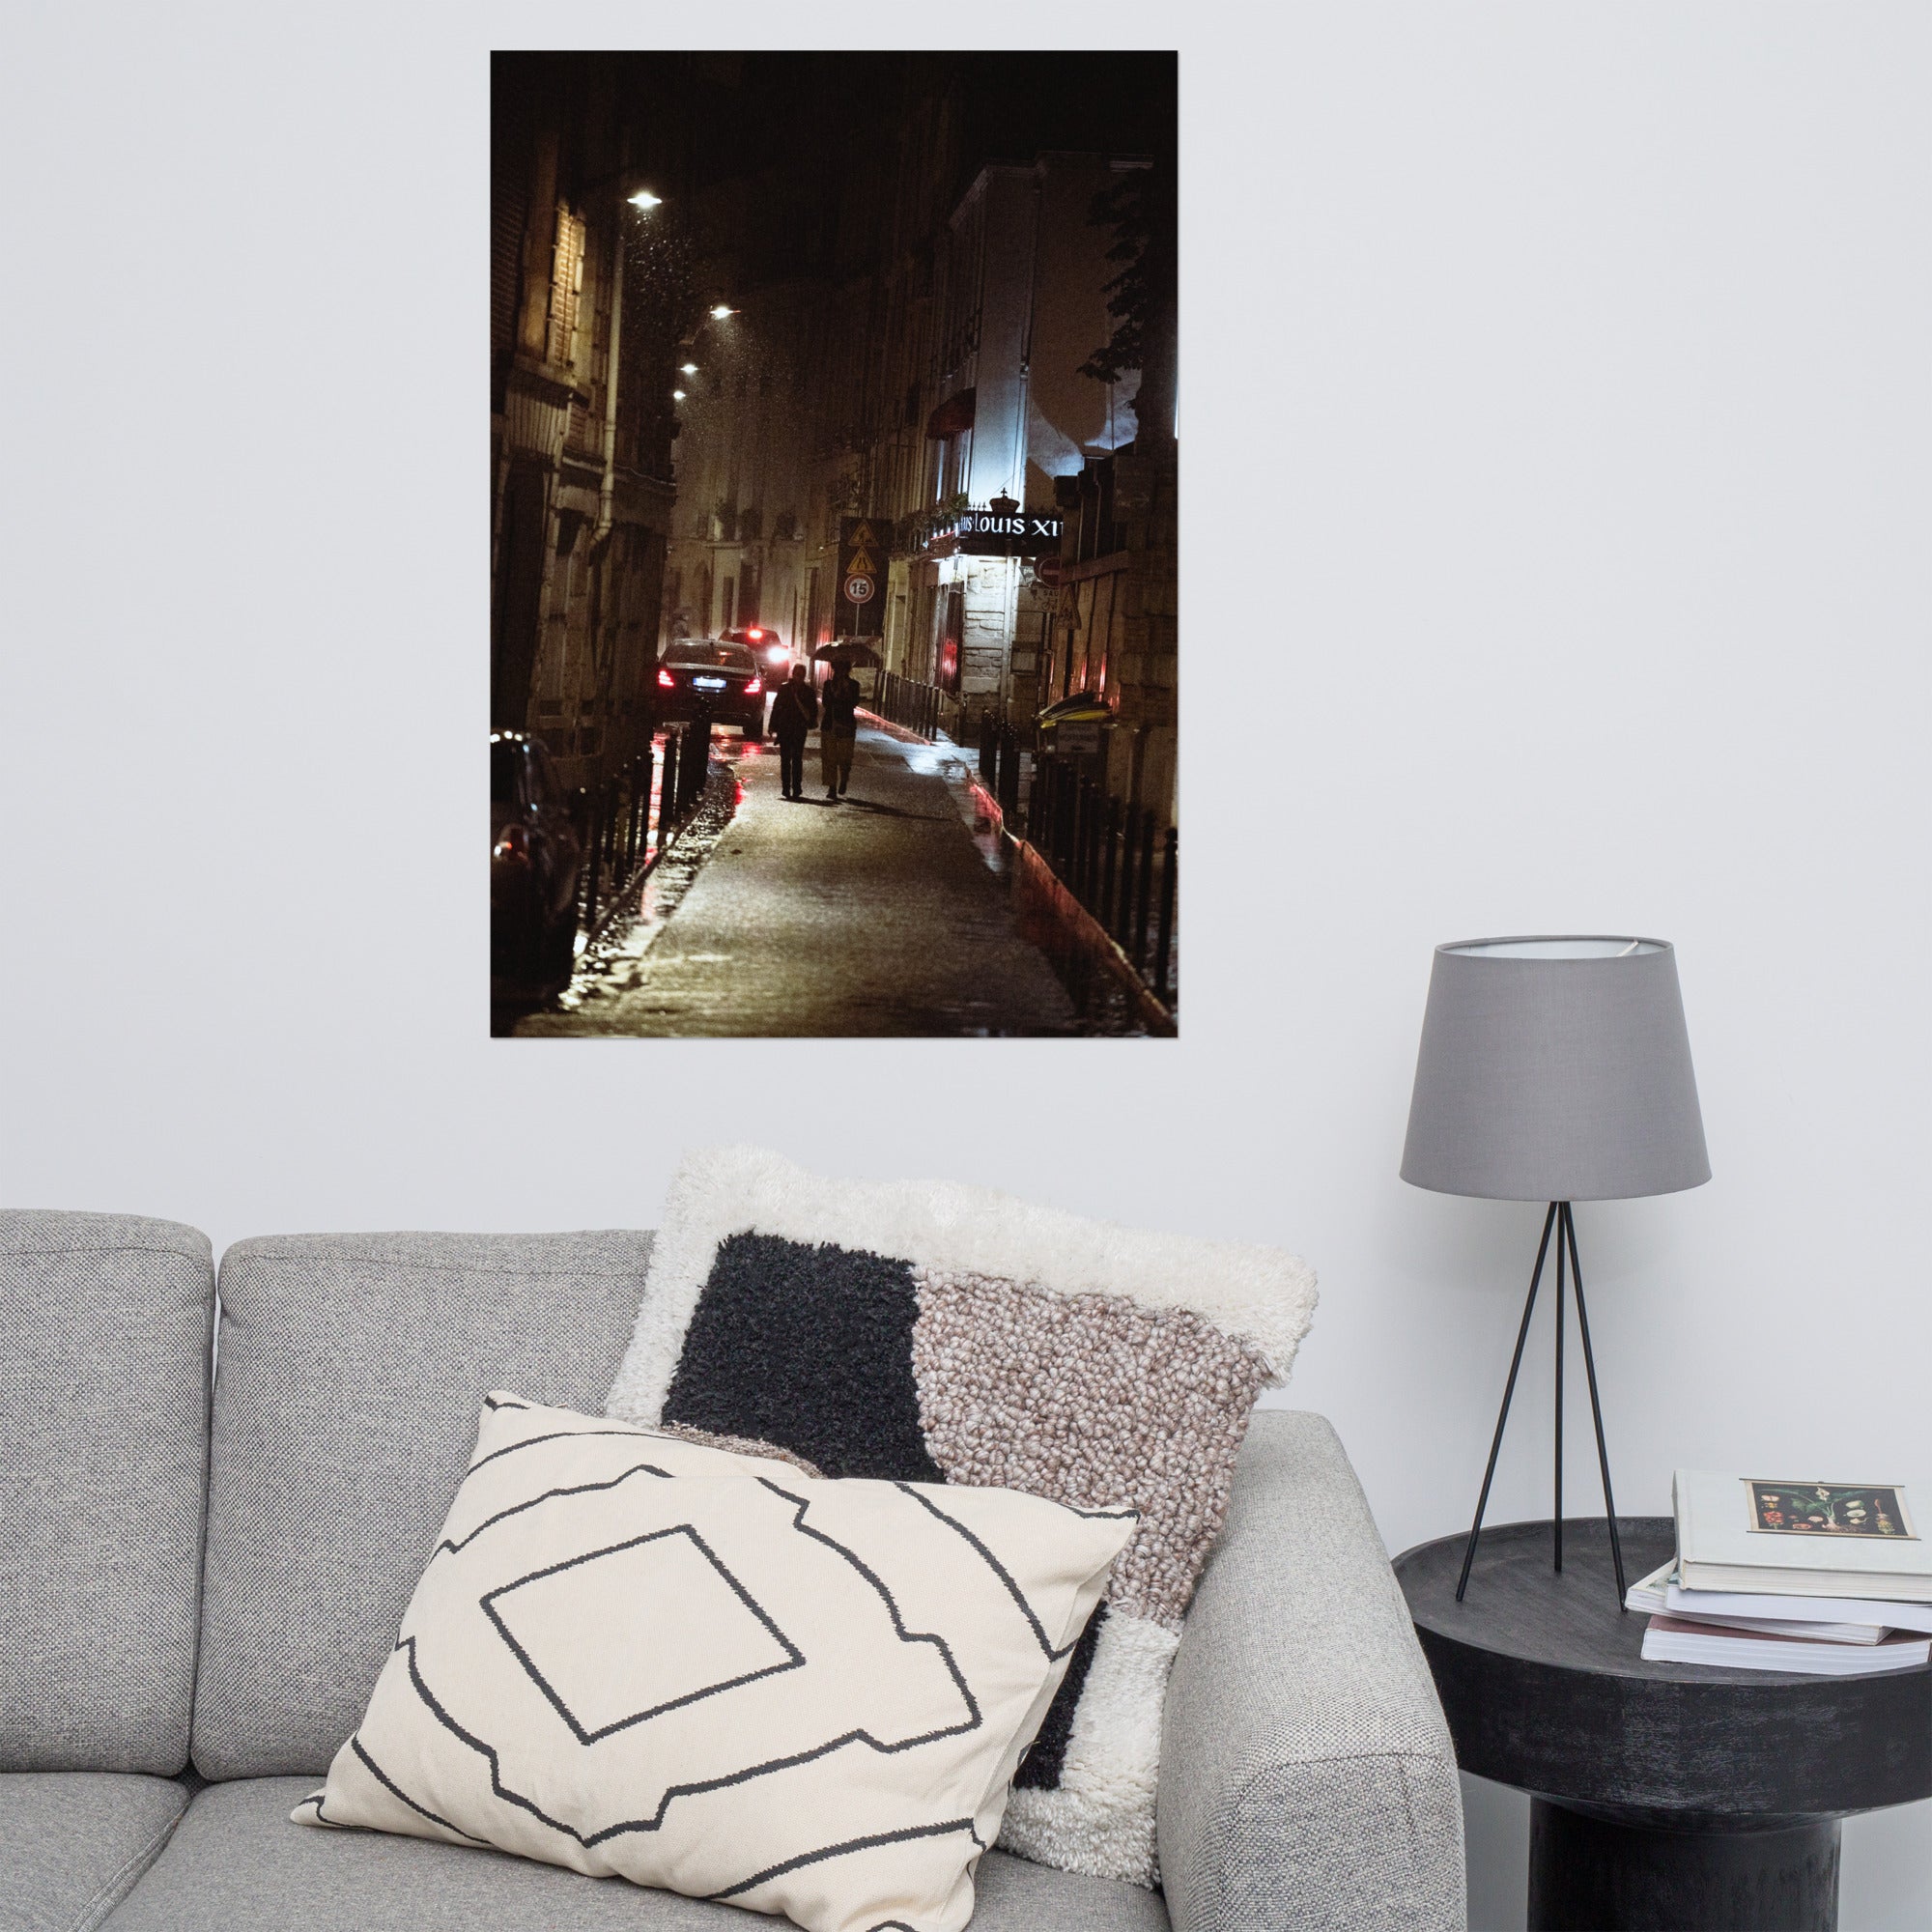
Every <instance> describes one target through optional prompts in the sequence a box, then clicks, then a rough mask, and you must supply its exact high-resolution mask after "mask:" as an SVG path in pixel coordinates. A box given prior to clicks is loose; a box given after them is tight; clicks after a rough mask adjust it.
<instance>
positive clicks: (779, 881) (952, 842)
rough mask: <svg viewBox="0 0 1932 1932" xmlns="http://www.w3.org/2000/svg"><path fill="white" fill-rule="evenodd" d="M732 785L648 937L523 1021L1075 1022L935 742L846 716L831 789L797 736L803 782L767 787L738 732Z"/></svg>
mask: <svg viewBox="0 0 1932 1932" xmlns="http://www.w3.org/2000/svg"><path fill="white" fill-rule="evenodd" d="M736 770H737V776H738V780H739V782H740V783H741V784H742V786H743V792H744V795H743V798H742V800H741V802H740V804H739V806H738V810H737V814H736V816H735V817H733V819H732V820H731V822H730V823H729V824H728V825H727V826H726V827H725V830H724V833H723V836H722V837H721V838H719V840H718V843H717V845H716V848H715V849H714V850H713V851H712V853H711V855H710V857H709V858H708V859H707V860H706V861H705V862H704V864H703V866H702V867H701V868H700V869H699V871H698V872H697V874H696V877H695V878H694V879H693V880H692V882H691V885H690V887H689V889H688V890H687V891H686V892H685V894H684V895H683V897H682V899H681V900H680V902H679V903H678V905H677V909H676V911H675V912H674V913H673V914H672V916H671V917H670V918H669V920H668V921H667V922H666V923H665V924H664V925H663V927H662V929H661V930H659V931H658V932H657V933H656V936H655V937H654V938H653V939H652V940H651V942H650V944H649V947H648V950H646V951H645V952H642V953H641V955H640V956H639V958H638V959H637V960H636V962H635V965H634V966H633V967H632V968H631V969H630V970H629V972H628V973H627V974H625V975H623V976H622V977H621V978H620V979H618V980H614V981H611V982H610V983H608V984H606V985H604V986H602V987H600V988H598V989H597V990H594V991H592V992H591V993H590V994H589V995H588V997H586V998H584V999H582V1001H581V1003H578V1004H576V1005H575V1006H574V1007H572V1008H571V1009H568V1010H555V1009H553V1010H548V1011H543V1012H536V1013H531V1014H528V1015H527V1016H526V1017H525V1018H523V1019H522V1020H520V1021H518V1022H517V1024H516V1026H515V1029H514V1031H515V1032H516V1033H517V1034H518V1035H519V1036H521V1037H530V1036H548V1037H555V1036H558V1035H603V1036H612V1035H629V1036H656V1037H665V1036H673V1037H676V1036H691V1035H709V1036H721V1035H734V1034H735V1035H751V1036H760V1037H769V1036H778V1035H805V1036H820V1037H825V1036H834V1035H864V1034H872V1035H881V1034H888V1035H901V1036H903V1035H967V1036H984V1035H999V1034H1072V1033H1081V1032H1085V1031H1087V1030H1088V1029H1087V1028H1086V1027H1084V1026H1083V1025H1081V1024H1080V1022H1079V1021H1078V1020H1077V1019H1076V1017H1075V1014H1074V1009H1073V1005H1072V1003H1071V1001H1070V1000H1069V999H1068V997H1067V993H1066V990H1065V987H1064V986H1063V985H1062V983H1061V981H1060V980H1059V979H1058V978H1057V977H1056V976H1055V974H1054V971H1053V969H1052V967H1051V966H1050V965H1049V964H1048V963H1047V960H1046V957H1045V955H1044V954H1043V953H1041V952H1039V951H1038V950H1037V948H1036V947H1035V946H1033V945H1032V944H1031V943H1029V942H1028V941H1027V940H1025V939H1023V938H1022V937H1021V936H1020V935H1019V933H1018V931H1017V930H1016V929H1015V925H1014V921H1013V914H1012V908H1011V904H1010V901H1009V887H1008V882H1007V880H1006V879H1005V878H1004V877H1003V876H1000V875H998V874H997V873H996V872H995V871H994V870H993V869H992V868H991V867H988V865H987V863H986V859H985V857H984V856H983V854H982V851H981V849H980V844H979V843H977V842H976V841H975V839H974V837H973V835H972V833H971V832H970V831H969V830H968V827H967V824H966V821H965V819H964V818H963V817H962V814H961V810H960V808H959V805H958V803H957V802H956V797H957V793H958V788H959V786H960V784H961V781H962V773H961V768H960V766H959V765H958V763H957V761H956V753H952V752H951V749H950V748H948V747H943V746H942V747H941V748H939V749H937V750H935V749H934V748H932V747H930V746H926V745H920V744H908V743H904V742H902V741H900V740H898V739H896V738H894V737H891V736H889V735H887V733H885V732H884V731H880V730H877V729H874V728H872V727H870V726H862V727H861V729H860V732H859V744H858V753H857V755H856V757H855V759H854V761H853V766H852V781H851V788H850V791H849V793H848V795H847V796H846V797H845V798H844V799H842V800H840V801H839V802H838V804H836V805H835V804H832V803H830V802H829V801H828V800H827V799H826V798H825V796H824V789H825V788H824V785H823V784H822V783H821V782H819V781H818V749H817V745H816V742H815V741H814V742H813V744H812V746H811V747H810V749H809V750H808V752H807V753H806V794H805V797H804V798H803V799H802V800H798V801H788V800H786V799H784V798H782V797H781V795H780V791H779V760H778V752H777V749H776V748H775V747H772V746H763V747H759V746H747V747H746V748H745V749H744V753H743V754H742V755H741V756H740V757H739V759H738V761H737V766H736Z"/></svg>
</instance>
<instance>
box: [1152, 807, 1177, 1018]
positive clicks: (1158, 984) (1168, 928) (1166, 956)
mask: <svg viewBox="0 0 1932 1932" xmlns="http://www.w3.org/2000/svg"><path fill="white" fill-rule="evenodd" d="M1164 842H1165V850H1164V851H1163V853H1162V855H1161V869H1160V935H1159V937H1158V938H1157V939H1156V940H1155V941H1154V949H1153V990H1154V997H1155V998H1156V999H1159V1000H1163V1001H1164V1000H1166V999H1167V998H1168V991H1167V968H1168V962H1169V960H1170V959H1171V958H1172V957H1173V956H1174V889H1175V886H1174V882H1175V862H1176V859H1177V857H1178V855H1179V832H1178V831H1177V830H1176V828H1175V827H1173V826H1169V827H1168V832H1167V838H1166V840H1165V841H1164Z"/></svg>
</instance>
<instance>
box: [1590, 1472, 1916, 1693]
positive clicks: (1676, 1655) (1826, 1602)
mask: <svg viewBox="0 0 1932 1932" xmlns="http://www.w3.org/2000/svg"><path fill="white" fill-rule="evenodd" d="M1927 1489H1932V1486H1927V1485H1908V1484H1905V1483H1827V1482H1810V1481H1806V1482H1780V1481H1774V1480H1771V1479H1768V1478H1759V1477H1755V1476H1729V1475H1719V1474H1717V1473H1715V1472H1714V1471H1711V1470H1708V1469H1680V1470H1678V1472H1677V1475H1676V1479H1675V1481H1674V1482H1673V1484H1672V1492H1673V1499H1674V1502H1675V1505H1676V1515H1677V1553H1676V1555H1674V1556H1673V1557H1672V1558H1671V1559H1670V1561H1669V1562H1668V1563H1665V1564H1662V1565H1661V1566H1660V1567H1659V1568H1658V1569H1656V1570H1653V1571H1652V1572H1651V1574H1650V1575H1649V1576H1648V1577H1643V1578H1641V1579H1640V1580H1639V1581H1637V1582H1635V1583H1634V1584H1632V1585H1631V1588H1630V1592H1629V1594H1628V1595H1627V1596H1626V1598H1625V1599H1624V1601H1625V1602H1626V1603H1627V1604H1628V1605H1629V1606H1630V1607H1631V1608H1632V1609H1634V1610H1647V1611H1648V1612H1649V1613H1650V1625H1649V1628H1648V1629H1647V1630H1646V1631H1645V1632H1644V1634H1643V1655H1644V1656H1645V1657H1647V1658H1653V1659H1660V1660H1662V1661H1664V1662H1673V1663H1718V1664H1722V1665H1723V1666H1724V1667H1725V1668H1727V1669H1731V1670H1789V1671H1800V1672H1804V1673H1807V1674H1809V1675H1812V1676H1833V1677H1851V1676H1856V1675H1859V1674H1861V1673H1862V1672H1865V1671H1870V1670H1912V1669H1916V1668H1918V1667H1921V1666H1923V1665H1924V1664H1925V1663H1926V1662H1928V1660H1932V1553H1928V1549H1927V1546H1926V1545H1925V1544H1924V1543H1923V1542H1921V1541H1920V1540H1919V1537H1918V1531H1917V1528H1916V1526H1915V1524H1914V1521H1913V1517H1912V1512H1911V1502H1910V1494H1911V1492H1913V1491H1914V1490H1927Z"/></svg>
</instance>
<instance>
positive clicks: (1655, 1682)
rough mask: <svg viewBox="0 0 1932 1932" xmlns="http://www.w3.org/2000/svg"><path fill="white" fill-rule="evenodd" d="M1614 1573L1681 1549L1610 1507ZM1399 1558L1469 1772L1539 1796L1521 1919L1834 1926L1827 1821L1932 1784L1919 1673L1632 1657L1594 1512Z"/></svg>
mask: <svg viewBox="0 0 1932 1932" xmlns="http://www.w3.org/2000/svg"><path fill="white" fill-rule="evenodd" d="M1617 1529H1618V1533H1619V1535H1620V1536H1621V1538H1622V1541H1623V1550H1624V1567H1625V1573H1626V1575H1627V1576H1629V1577H1632V1578H1633V1579H1634V1578H1635V1577H1642V1576H1646V1575H1647V1574H1648V1573H1649V1572H1650V1571H1652V1570H1654V1569H1655V1568H1656V1567H1657V1566H1658V1565H1659V1564H1660V1563H1662V1562H1663V1561H1664V1559H1665V1558H1666V1557H1668V1556H1669V1555H1670V1553H1671V1550H1672V1548H1674V1547H1675V1535H1674V1531H1673V1528H1672V1525H1671V1522H1670V1519H1669V1518H1668V1517H1619V1518H1618V1519H1617ZM1464 1540H1465V1539H1464V1538H1463V1537H1462V1536H1445V1537H1443V1538H1441V1539H1440V1540H1439V1541H1437V1542H1435V1543H1424V1544H1419V1545H1418V1546H1417V1547H1416V1548H1413V1549H1410V1550H1407V1551H1406V1552H1405V1553H1404V1554H1403V1555H1401V1556H1399V1557H1397V1558H1396V1563H1395V1572H1396V1576H1397V1577H1399V1578H1400V1579H1401V1582H1402V1587H1403V1592H1404V1594H1405V1595H1406V1597H1407V1599H1408V1608H1409V1614H1410V1616H1411V1617H1413V1618H1414V1620H1415V1629H1416V1634H1417V1635H1418V1636H1419V1637H1420V1638H1421V1640H1422V1648H1423V1652H1424V1654H1425V1655H1426V1656H1427V1657H1428V1659H1429V1665H1430V1668H1431V1669H1432V1670H1433V1671H1434V1672H1435V1688H1436V1690H1437V1692H1438V1693H1439V1694H1440V1696H1441V1698H1442V1708H1443V1710H1444V1711H1445V1712H1446V1713H1447V1715H1448V1719H1449V1731H1450V1735H1451V1736H1452V1737H1453V1738H1454V1739H1455V1741H1456V1759H1457V1762H1458V1763H1459V1764H1460V1765H1461V1766H1462V1767H1463V1770H1464V1771H1470V1772H1474V1773H1475V1774H1476V1775H1477V1776H1480V1777H1490V1778H1494V1779H1495V1780H1497V1781H1498V1782H1499V1783H1502V1784H1513V1785H1516V1786H1517V1787H1518V1788H1519V1789H1520V1790H1523V1791H1527V1792H1529V1793H1530V1794H1531V1795H1532V1799H1533V1804H1532V1806H1531V1815H1530V1839H1529V1923H1530V1927H1531V1932H1625V1928H1629V1932H1637V1929H1638V1928H1643V1932H1833V1928H1834V1927H1835V1926H1836V1924H1837V1921H1838V1821H1839V1819H1841V1818H1842V1817H1844V1816H1845V1814H1846V1813H1847V1812H1852V1811H1869V1810H1875V1809H1876V1808H1878V1807H1879V1806H1880V1805H1885V1804H1909V1803H1911V1802H1912V1801H1913V1800H1915V1799H1920V1798H1926V1797H1932V1668H1925V1667H1921V1668H1919V1669H1917V1670H1899V1671H1868V1672H1865V1673H1862V1674H1861V1675H1860V1676H1856V1677H1802V1676H1795V1675H1790V1674H1787V1673H1785V1672H1782V1671H1767V1670H1720V1669H1717V1668H1714V1667H1711V1666H1708V1665H1704V1664H1694V1663H1646V1662H1644V1661H1643V1659H1642V1658H1641V1657H1639V1656H1638V1654H1637V1652H1638V1648H1639V1646H1640V1644H1641V1643H1642V1640H1643V1631H1644V1624H1645V1621H1646V1620H1645V1618H1644V1617H1643V1616H1642V1615H1641V1614H1639V1613H1638V1612H1636V1611H1634V1610H1633V1611H1630V1612H1628V1613H1626V1614H1619V1612H1618V1610H1617V1594H1616V1582H1615V1579H1614V1577H1613V1576H1612V1573H1611V1569H1610V1551H1609V1535H1608V1530H1607V1526H1606V1524H1605V1521H1604V1520H1603V1518H1601V1517H1597V1518H1594V1519H1589V1518H1585V1519H1580V1520H1579V1519H1566V1520H1565V1521H1564V1525H1563V1569H1562V1571H1561V1572H1560V1573H1558V1572H1556V1571H1553V1570H1552V1569H1551V1567H1550V1542H1551V1539H1550V1527H1549V1524H1548V1522H1513V1523H1504V1524H1501V1525H1499V1526H1497V1527H1496V1528H1493V1529H1485V1530H1484V1531H1483V1534H1482V1539H1481V1542H1480V1543H1479V1544H1478V1546H1477V1549H1476V1561H1475V1567H1474V1569H1473V1570H1472V1571H1471V1572H1470V1575H1469V1587H1468V1590H1467V1592H1466V1593H1465V1595H1464V1598H1463V1602H1462V1603H1460V1604H1459V1603H1457V1601H1456V1577H1457V1573H1458V1571H1459V1570H1460V1569H1461V1567H1462V1562H1463V1543H1464Z"/></svg>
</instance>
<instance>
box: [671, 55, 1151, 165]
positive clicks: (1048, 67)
mask: <svg viewBox="0 0 1932 1932" xmlns="http://www.w3.org/2000/svg"><path fill="white" fill-rule="evenodd" d="M706 65H707V66H708V67H709V73H708V74H707V78H708V79H710V80H711V81H712V82H713V85H712V86H711V87H709V88H707V89H706V92H707V93H708V94H709V95H710V96H711V99H710V100H709V101H707V102H706V103H705V106H704V108H702V109H700V112H699V127H698V130H697V161H698V169H699V173H700V177H701V178H702V179H705V180H710V181H722V180H726V179H729V178H730V177H732V176H734V175H743V174H754V173H756V172H757V171H758V170H759V169H761V168H763V167H766V166H769V165H772V164H774V163H779V162H783V163H785V164H786V165H788V166H797V165H799V164H800V163H801V162H803V163H804V164H806V165H810V164H812V163H813V162H814V161H816V162H817V163H818V164H820V165H823V166H825V167H828V168H834V167H836V166H837V165H838V154H839V152H840V150H841V149H842V147H843V145H844V138H843V137H844V136H845V135H847V134H848V133H851V132H859V131H863V130H864V129H865V128H866V126H867V123H868V122H873V123H876V122H879V121H884V120H890V119H892V118H893V117H895V115H896V113H897V112H898V110H899V106H900V103H901V101H902V99H903V98H904V94H905V91H906V89H907V88H908V87H909V86H911V87H922V86H923V87H931V86H934V85H935V84H939V83H948V84H950V85H951V86H952V87H954V88H956V89H957V90H958V92H959V93H960V95H961V96H962V98H963V99H964V101H965V104H966V110H967V127H968V137H967V146H968V153H967V154H966V156H964V158H963V164H962V179H961V182H960V184H959V185H960V186H961V187H963V186H964V185H965V182H966V181H967V180H970V179H971V177H972V174H973V173H974V171H975V170H976V169H977V168H978V167H979V166H980V164H982V163H983V162H986V161H989V160H1031V159H1032V158H1033V157H1034V156H1035V155H1037V153H1039V152H1040V150H1042V149H1046V148H1071V149H1082V150H1093V151H1097V152H1102V153H1109V152H1111V153H1117V154H1125V153H1142V154H1157V153H1160V152H1162V151H1163V150H1165V149H1167V148H1169V147H1170V146H1171V145H1172V143H1173V140H1174V128H1175V74H1176V60H1175V56H1174V55H1173V54H1172V53H1164V52H1156V53H947V54H903V53H877V54H846V53H826V52H811V53H754V54H746V55H743V56H735V57H721V58H720V59H718V60H717V61H716V62H715V63H707V64H706ZM731 75H735V81H736V84H735V85H729V84H719V83H721V82H725V80H726V77H727V76H731Z"/></svg>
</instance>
